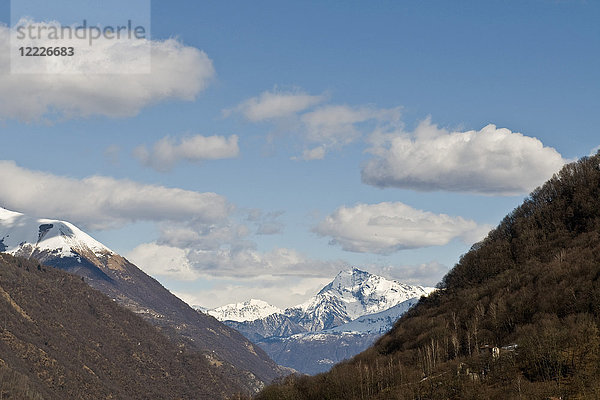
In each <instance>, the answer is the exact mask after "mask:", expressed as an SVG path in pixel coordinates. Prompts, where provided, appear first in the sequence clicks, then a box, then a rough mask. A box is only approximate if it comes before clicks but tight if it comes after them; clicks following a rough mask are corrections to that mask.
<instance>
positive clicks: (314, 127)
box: [223, 91, 401, 161]
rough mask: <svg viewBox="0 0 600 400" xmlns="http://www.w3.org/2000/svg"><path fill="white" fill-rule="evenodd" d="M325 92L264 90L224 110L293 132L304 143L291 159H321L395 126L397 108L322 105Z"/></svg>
mask: <svg viewBox="0 0 600 400" xmlns="http://www.w3.org/2000/svg"><path fill="white" fill-rule="evenodd" d="M325 100H326V95H318V96H314V95H309V94H306V93H304V92H302V91H295V92H278V91H272V92H269V91H267V92H263V93H261V94H260V95H259V96H257V97H252V98H250V99H248V100H246V101H244V102H242V103H241V104H240V105H238V106H237V107H236V108H233V109H229V110H224V112H223V113H224V115H226V116H229V115H231V114H232V113H233V112H239V113H241V114H243V115H244V116H245V117H246V119H248V120H249V121H251V122H262V121H271V122H274V123H275V126H276V130H277V131H278V132H279V133H281V132H287V133H290V134H296V135H297V137H300V138H301V139H302V140H303V141H304V142H305V145H306V147H307V148H306V149H305V150H303V152H302V154H301V155H299V156H294V157H291V159H293V160H305V161H310V160H321V159H323V158H324V157H325V155H326V154H327V153H328V152H329V151H330V150H336V149H339V148H340V147H343V146H345V145H348V144H350V143H352V142H355V141H356V140H358V139H359V138H361V137H363V136H364V135H365V134H367V133H370V132H372V131H373V130H374V129H389V128H390V127H398V126H399V125H400V124H401V123H400V110H401V108H400V107H397V108H390V109H382V108H376V107H372V106H349V105H339V104H324V105H323V104H322V103H323V102H324V101H325Z"/></svg>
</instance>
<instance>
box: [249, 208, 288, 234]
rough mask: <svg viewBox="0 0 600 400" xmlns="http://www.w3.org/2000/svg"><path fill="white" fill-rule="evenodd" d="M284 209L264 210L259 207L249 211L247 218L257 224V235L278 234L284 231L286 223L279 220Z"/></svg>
mask: <svg viewBox="0 0 600 400" xmlns="http://www.w3.org/2000/svg"><path fill="white" fill-rule="evenodd" d="M283 214H284V212H283V211H272V212H267V213H265V212H263V211H261V210H258V209H252V210H249V211H248V216H247V218H246V219H247V220H248V221H249V222H252V223H253V224H254V225H255V226H256V234H257V235H276V234H278V233H281V232H283V228H284V224H283V222H281V221H279V217H281V216H282V215H283Z"/></svg>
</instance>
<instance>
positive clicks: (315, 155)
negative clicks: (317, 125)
mask: <svg viewBox="0 0 600 400" xmlns="http://www.w3.org/2000/svg"><path fill="white" fill-rule="evenodd" d="M326 153H327V150H326V149H325V146H317V147H315V148H313V149H309V150H304V151H303V152H302V157H300V158H298V157H292V159H293V160H298V159H302V160H304V161H311V160H322V159H324V158H325V154H326Z"/></svg>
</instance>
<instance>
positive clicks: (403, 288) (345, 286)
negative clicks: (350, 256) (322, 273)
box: [318, 268, 434, 320]
mask: <svg viewBox="0 0 600 400" xmlns="http://www.w3.org/2000/svg"><path fill="white" fill-rule="evenodd" d="M433 290H434V289H433V288H425V287H422V286H411V285H406V284H403V283H400V282H397V281H394V280H389V279H386V278H384V277H382V276H378V275H374V274H371V273H369V272H366V271H362V270H360V269H358V268H352V269H349V270H345V271H341V272H340V273H339V274H337V276H336V277H335V278H334V279H333V281H332V282H331V283H330V284H328V285H327V286H325V287H324V288H323V289H321V291H320V292H319V293H318V296H319V295H324V294H329V295H330V296H332V297H336V298H338V299H340V300H342V301H343V302H344V304H345V309H346V313H347V315H348V318H349V319H350V320H353V319H356V318H358V317H360V316H362V315H366V314H374V313H378V312H381V311H384V310H387V309H389V308H391V307H394V306H395V305H397V304H400V303H402V302H404V301H406V300H408V299H412V298H420V297H421V296H425V295H427V294H429V293H430V292H431V291H433Z"/></svg>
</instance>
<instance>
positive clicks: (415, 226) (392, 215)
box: [314, 202, 490, 254]
mask: <svg viewBox="0 0 600 400" xmlns="http://www.w3.org/2000/svg"><path fill="white" fill-rule="evenodd" d="M489 229H490V227H487V226H479V225H478V224H477V223H476V222H475V221H472V220H467V219H464V218H462V217H451V216H448V215H445V214H434V213H431V212H427V211H422V210H417V209H415V208H412V207H410V206H408V205H406V204H403V203H400V202H395V203H390V202H385V203H379V204H357V205H355V206H353V207H345V206H343V207H340V208H338V209H337V210H336V211H334V212H333V213H332V214H331V215H329V216H327V217H326V218H325V219H324V220H323V221H321V222H320V223H319V224H318V225H317V226H316V227H315V228H314V231H315V232H316V233H317V234H319V235H321V236H327V237H331V241H330V243H331V244H334V245H340V246H341V247H342V248H343V249H344V250H346V251H352V252H357V253H375V254H389V253H393V252H396V251H399V250H403V249H414V248H419V247H427V246H442V245H445V244H447V243H448V242H450V241H451V240H452V239H455V238H460V239H462V240H463V241H465V242H467V243H471V242H474V241H477V240H480V239H481V238H483V237H484V236H485V234H486V233H487V231H488V230H489Z"/></svg>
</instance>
